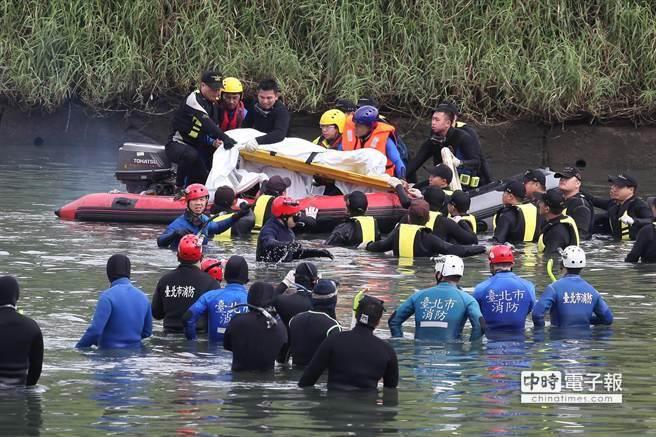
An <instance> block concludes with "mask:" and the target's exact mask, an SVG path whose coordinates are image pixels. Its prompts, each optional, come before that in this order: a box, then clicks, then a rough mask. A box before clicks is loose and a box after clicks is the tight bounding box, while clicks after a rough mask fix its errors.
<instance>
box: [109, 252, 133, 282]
mask: <svg viewBox="0 0 656 437" xmlns="http://www.w3.org/2000/svg"><path fill="white" fill-rule="evenodd" d="M130 269H131V264H130V258H128V257H127V256H125V255H123V254H121V253H117V254H115V255H112V256H110V257H109V259H108V260H107V279H109V282H114V281H116V280H117V279H120V278H129V277H130Z"/></svg>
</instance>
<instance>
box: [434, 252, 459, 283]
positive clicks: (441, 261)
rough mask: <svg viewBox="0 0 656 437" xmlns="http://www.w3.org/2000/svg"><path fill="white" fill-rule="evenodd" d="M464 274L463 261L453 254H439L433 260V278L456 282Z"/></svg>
mask: <svg viewBox="0 0 656 437" xmlns="http://www.w3.org/2000/svg"><path fill="white" fill-rule="evenodd" d="M464 274H465V263H464V262H463V261H462V258H460V257H459V256H455V255H441V256H439V257H437V258H436V262H435V280H436V281H437V282H438V283H439V282H443V281H446V282H452V283H454V284H457V283H458V282H460V279H462V276H463V275H464Z"/></svg>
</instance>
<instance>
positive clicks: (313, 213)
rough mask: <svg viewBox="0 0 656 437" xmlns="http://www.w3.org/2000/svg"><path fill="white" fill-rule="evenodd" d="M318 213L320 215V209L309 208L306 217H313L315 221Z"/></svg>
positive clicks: (306, 209) (306, 210)
mask: <svg viewBox="0 0 656 437" xmlns="http://www.w3.org/2000/svg"><path fill="white" fill-rule="evenodd" d="M318 213H319V209H318V208H315V207H314V206H308V207H307V208H305V215H306V216H308V217H312V218H313V219H315V220H316V218H317V214H318Z"/></svg>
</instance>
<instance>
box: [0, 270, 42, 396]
mask: <svg viewBox="0 0 656 437" xmlns="http://www.w3.org/2000/svg"><path fill="white" fill-rule="evenodd" d="M18 296H19V286H18V281H16V279H15V278H14V277H13V276H2V277H0V351H2V353H0V385H13V386H24V385H27V386H31V385H36V383H37V382H38V381H39V377H40V376H41V368H42V366H43V335H42V334H41V329H40V328H39V325H37V323H36V322H35V321H34V320H32V319H30V318H29V317H26V316H24V315H22V314H20V313H19V312H18V311H17V310H16V303H17V302H18Z"/></svg>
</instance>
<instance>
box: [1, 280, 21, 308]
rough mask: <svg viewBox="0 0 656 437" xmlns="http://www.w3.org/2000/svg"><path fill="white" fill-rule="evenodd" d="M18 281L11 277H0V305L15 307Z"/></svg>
mask: <svg viewBox="0 0 656 437" xmlns="http://www.w3.org/2000/svg"><path fill="white" fill-rule="evenodd" d="M18 293H19V288H18V281H17V280H16V278H14V277H13V276H2V277H0V305H16V302H18Z"/></svg>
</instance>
